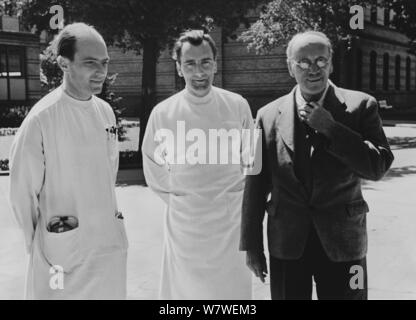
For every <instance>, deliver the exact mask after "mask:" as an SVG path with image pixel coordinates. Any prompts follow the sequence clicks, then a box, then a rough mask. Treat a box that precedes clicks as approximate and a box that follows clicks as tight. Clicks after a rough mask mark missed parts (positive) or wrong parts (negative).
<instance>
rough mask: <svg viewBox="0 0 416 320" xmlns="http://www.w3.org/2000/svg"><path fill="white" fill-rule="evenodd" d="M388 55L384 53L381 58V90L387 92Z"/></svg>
mask: <svg viewBox="0 0 416 320" xmlns="http://www.w3.org/2000/svg"><path fill="white" fill-rule="evenodd" d="M389 58H390V57H389V54H388V53H385V54H384V56H383V90H384V91H388V90H389V73H390V70H389V69H390V65H389Z"/></svg>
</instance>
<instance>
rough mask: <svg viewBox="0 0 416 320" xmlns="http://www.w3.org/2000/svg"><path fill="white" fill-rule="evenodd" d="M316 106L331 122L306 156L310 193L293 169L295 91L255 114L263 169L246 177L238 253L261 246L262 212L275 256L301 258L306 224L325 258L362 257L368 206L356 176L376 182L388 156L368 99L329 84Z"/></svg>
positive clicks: (375, 107) (388, 162)
mask: <svg viewBox="0 0 416 320" xmlns="http://www.w3.org/2000/svg"><path fill="white" fill-rule="evenodd" d="M323 106H324V107H325V108H326V109H327V110H328V111H329V112H331V114H332V116H333V117H334V119H335V121H336V124H335V126H334V127H333V128H331V130H330V134H329V135H328V136H323V135H322V134H319V142H320V143H319V146H318V147H316V149H315V150H314V152H313V154H312V156H311V158H310V161H311V166H312V175H313V184H312V192H311V193H308V192H307V190H306V189H305V187H304V186H303V185H302V183H300V181H299V180H298V178H297V177H296V175H295V172H294V165H293V160H294V151H295V150H294V128H295V126H294V123H295V116H296V114H295V89H293V90H292V92H290V93H289V94H288V95H285V96H283V97H281V98H279V99H277V100H275V101H273V102H271V103H269V104H268V105H266V106H265V107H263V108H261V109H260V110H259V111H258V113H257V120H256V125H257V127H258V128H260V129H262V130H263V131H262V140H263V141H262V153H261V154H262V159H261V161H262V170H261V172H260V174H258V175H252V176H247V177H246V186H245V190H244V200H243V210H242V224H241V239H240V250H244V251H247V250H256V251H263V224H262V222H263V219H264V214H265V211H267V213H268V215H269V218H268V222H267V236H268V246H269V252H270V254H271V255H272V256H274V257H277V258H281V259H298V258H300V257H301V255H302V253H303V250H304V248H305V244H306V240H307V237H308V234H309V231H310V230H311V225H312V224H313V225H314V226H315V229H316V231H317V233H318V236H319V238H320V240H321V242H322V245H323V247H324V249H325V251H326V253H327V255H328V256H329V258H330V259H331V260H332V261H351V260H356V259H361V258H363V257H364V256H365V255H366V252H367V230H366V229H367V227H366V213H367V212H368V206H367V203H366V202H365V200H364V199H363V196H362V193H361V179H368V180H379V179H381V178H382V177H383V176H384V174H385V173H386V172H387V170H388V169H389V168H390V165H391V163H392V161H393V154H392V153H391V151H390V147H389V145H388V142H387V139H386V136H385V134H384V131H383V128H382V123H381V120H380V117H379V115H378V104H377V101H376V100H375V99H374V98H373V97H371V96H369V95H367V94H365V93H363V92H358V91H352V90H346V89H342V88H338V87H336V86H335V85H333V84H331V85H330V87H329V89H328V92H327V95H326V97H325V99H324V104H323ZM270 194H271V198H270V199H269V200H268V196H269V195H270Z"/></svg>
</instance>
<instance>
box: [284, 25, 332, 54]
mask: <svg viewBox="0 0 416 320" xmlns="http://www.w3.org/2000/svg"><path fill="white" fill-rule="evenodd" d="M301 41H304V43H302V44H303V46H307V45H309V44H323V45H324V46H326V47H327V48H328V51H329V55H330V56H332V53H333V52H332V51H333V49H332V44H331V40H329V38H328V37H327V36H326V35H325V34H324V33H322V32H316V31H308V32H303V33H298V34H296V35H294V36H293V38H292V39H291V40H290V41H289V43H288V46H287V49H286V57H287V59H291V58H292V57H293V47H295V45H296V44H298V43H299V42H301ZM301 47H302V46H301Z"/></svg>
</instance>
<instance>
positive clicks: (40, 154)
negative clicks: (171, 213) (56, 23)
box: [10, 23, 127, 299]
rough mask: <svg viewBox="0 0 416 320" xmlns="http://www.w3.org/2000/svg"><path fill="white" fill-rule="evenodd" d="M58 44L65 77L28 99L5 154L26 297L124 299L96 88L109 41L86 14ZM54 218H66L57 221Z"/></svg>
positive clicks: (104, 111) (107, 125)
mask: <svg viewBox="0 0 416 320" xmlns="http://www.w3.org/2000/svg"><path fill="white" fill-rule="evenodd" d="M55 45H56V51H57V55H58V58H57V61H58V64H59V66H60V68H61V69H62V71H63V73H64V76H63V83H62V85H61V86H60V87H59V88H57V89H55V90H53V91H52V92H50V93H49V94H48V95H46V96H45V97H43V98H42V99H41V100H40V101H39V102H38V103H37V104H36V105H35V106H34V107H33V108H32V110H31V111H30V113H29V114H28V116H27V117H26V118H25V120H24V121H23V123H22V126H21V127H20V129H19V131H18V133H17V135H16V137H15V140H14V142H13V145H12V148H11V155H10V164H11V166H10V202H11V206H12V210H13V212H14V214H15V216H16V218H17V221H18V223H19V225H20V226H21V228H22V229H23V232H24V237H25V242H26V250H27V252H28V254H29V266H28V273H27V279H26V298H28V299H124V298H125V297H126V260H127V237H126V233H125V228H124V222H123V219H122V218H123V217H122V215H121V214H120V213H119V212H118V208H117V202H116V197H115V190H114V188H115V182H116V175H117V169H118V151H117V129H116V120H115V116H114V113H113V111H112V109H111V107H110V105H108V104H107V103H106V102H105V101H103V100H101V99H99V98H97V97H96V96H95V94H98V93H100V92H101V90H102V85H103V82H104V80H105V78H106V75H107V66H108V62H109V57H108V53H107V47H106V44H105V42H104V40H103V38H102V36H101V35H100V34H99V33H98V32H97V31H96V30H95V29H94V28H93V27H90V26H88V25H86V24H83V23H75V24H71V25H68V26H66V27H65V28H64V29H63V30H62V31H61V32H60V34H59V35H58V36H57V38H56V39H55ZM56 217H57V218H56ZM65 217H69V218H68V219H67V220H66V218H65ZM56 219H58V220H59V219H61V220H62V221H63V222H62V228H54V227H53V225H52V222H53V221H54V220H56ZM58 226H59V224H58Z"/></svg>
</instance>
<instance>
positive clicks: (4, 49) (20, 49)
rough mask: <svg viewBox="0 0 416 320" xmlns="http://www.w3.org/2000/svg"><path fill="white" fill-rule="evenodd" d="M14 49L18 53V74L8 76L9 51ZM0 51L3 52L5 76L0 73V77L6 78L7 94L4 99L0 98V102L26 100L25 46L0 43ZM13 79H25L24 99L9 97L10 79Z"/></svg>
mask: <svg viewBox="0 0 416 320" xmlns="http://www.w3.org/2000/svg"><path fill="white" fill-rule="evenodd" d="M13 50H16V51H17V52H18V55H19V64H20V76H10V74H9V73H10V71H9V68H10V60H9V57H10V55H11V54H10V52H11V51H13ZM0 52H1V53H3V52H4V53H5V59H6V61H5V62H6V76H3V75H2V74H1V73H0V79H6V87H7V90H6V91H7V96H6V99H0V102H2V103H4V102H18V101H26V100H27V77H26V74H27V73H26V48H25V47H24V46H16V45H7V44H0ZM15 79H23V80H25V88H24V90H25V92H24V95H25V99H24V100H21V99H18V100H17V99H11V85H10V82H11V80H15Z"/></svg>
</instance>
